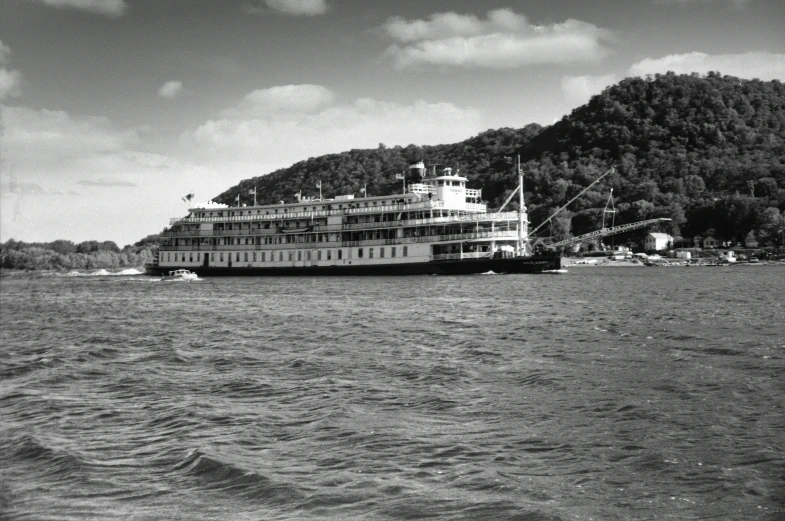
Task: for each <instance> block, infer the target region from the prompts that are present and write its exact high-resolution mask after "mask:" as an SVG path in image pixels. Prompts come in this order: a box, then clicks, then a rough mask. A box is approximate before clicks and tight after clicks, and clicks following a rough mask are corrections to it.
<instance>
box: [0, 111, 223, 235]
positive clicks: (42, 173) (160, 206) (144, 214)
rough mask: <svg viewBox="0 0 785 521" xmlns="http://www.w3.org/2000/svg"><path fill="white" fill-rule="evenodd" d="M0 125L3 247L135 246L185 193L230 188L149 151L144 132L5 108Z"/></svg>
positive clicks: (207, 172) (217, 175) (98, 120)
mask: <svg viewBox="0 0 785 521" xmlns="http://www.w3.org/2000/svg"><path fill="white" fill-rule="evenodd" d="M0 118H1V119H2V121H3V123H4V134H3V156H4V157H3V164H2V171H0V191H2V195H3V201H4V202H3V204H0V241H4V240H7V239H9V238H11V237H14V238H17V239H20V240H53V239H57V238H63V239H70V240H87V239H102V238H106V239H111V240H115V241H117V242H118V243H123V244H125V243H128V242H132V241H137V240H139V238H141V237H144V236H145V235H148V234H150V233H156V232H158V231H160V230H161V228H162V227H163V226H164V225H165V224H166V222H167V219H168V218H169V217H173V216H176V215H178V214H180V213H181V212H182V211H183V207H182V204H181V201H180V198H181V197H182V196H183V195H184V194H186V193H188V192H189V191H191V190H197V193H198V194H200V195H199V196H200V197H202V198H204V199H206V198H208V197H212V196H214V195H216V194H218V193H220V192H221V191H223V190H224V189H226V186H230V183H232V182H233V181H235V180H234V179H233V178H229V179H227V178H226V173H225V172H224V171H222V170H221V169H219V168H214V169H210V168H207V167H204V166H202V165H197V164H195V163H193V162H191V160H190V156H192V155H193V154H191V153H190V152H189V151H184V152H183V155H182V158H178V157H174V156H171V155H163V154H159V153H155V152H150V151H149V149H151V148H153V147H154V146H155V143H154V142H153V140H154V139H155V136H154V135H149V134H148V133H149V130H142V129H133V128H132V129H124V128H118V127H117V126H116V125H114V124H113V123H112V122H111V121H110V120H109V119H107V118H103V117H85V118H75V117H72V116H71V115H69V114H68V113H66V112H62V111H51V110H36V109H31V108H27V107H9V106H2V105H0ZM222 175H223V177H222ZM132 185H133V186H132ZM77 187H78V190H77ZM79 192H81V193H82V196H81V197H82V198H81V199H80V198H77V196H78V195H79ZM39 195H47V196H49V197H46V198H43V197H33V196H39ZM64 195H69V196H73V197H62V196H64Z"/></svg>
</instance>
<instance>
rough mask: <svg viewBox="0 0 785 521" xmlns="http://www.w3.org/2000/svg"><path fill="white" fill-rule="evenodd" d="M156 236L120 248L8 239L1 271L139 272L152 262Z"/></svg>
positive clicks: (1, 252) (1, 246)
mask: <svg viewBox="0 0 785 521" xmlns="http://www.w3.org/2000/svg"><path fill="white" fill-rule="evenodd" d="M158 240H159V238H158V235H148V236H147V237H145V238H144V239H142V240H141V241H138V242H136V243H134V244H129V245H127V246H125V247H124V248H122V249H121V248H120V247H119V246H117V244H115V243H114V242H113V241H103V242H100V241H84V242H81V243H78V244H76V243H73V242H71V241H66V240H57V241H52V242H34V243H28V242H22V241H15V240H14V239H10V240H8V241H6V242H5V243H2V244H0V271H3V272H6V271H8V270H10V271H41V272H43V271H56V272H67V271H73V270H77V271H78V270H84V271H91V270H100V269H104V270H118V271H119V270H122V269H130V268H134V269H141V270H142V271H143V270H144V265H145V263H147V262H150V261H151V260H153V252H154V251H155V249H156V248H158Z"/></svg>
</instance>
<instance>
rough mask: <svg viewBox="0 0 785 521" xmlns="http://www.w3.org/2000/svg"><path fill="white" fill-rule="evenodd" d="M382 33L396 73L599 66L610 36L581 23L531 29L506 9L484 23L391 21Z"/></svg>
mask: <svg viewBox="0 0 785 521" xmlns="http://www.w3.org/2000/svg"><path fill="white" fill-rule="evenodd" d="M382 30H383V31H384V32H386V33H387V35H388V36H389V37H390V38H392V39H393V40H396V41H397V42H398V43H396V44H393V45H392V46H390V47H389V48H388V49H387V54H388V55H390V56H392V57H393V58H394V60H395V63H396V65H397V66H398V67H402V68H403V67H409V66H413V65H418V64H431V65H451V66H461V67H492V68H499V69H501V68H514V67H520V66H523V65H532V64H542V63H571V62H576V61H581V62H585V61H599V60H602V59H603V58H605V57H606V56H607V55H608V54H609V50H608V48H607V47H606V43H607V42H609V41H611V40H613V35H612V33H611V32H610V31H608V30H606V29H602V28H599V27H597V26H596V25H593V24H590V23H587V22H581V21H580V20H572V19H570V20H566V21H564V22H562V23H556V24H551V25H534V24H532V23H530V22H529V20H528V19H527V18H526V16H524V15H520V14H516V13H514V12H513V11H512V10H511V9H497V10H494V11H490V12H489V13H488V19H487V20H480V19H479V18H477V17H476V16H474V15H461V14H457V13H453V12H449V13H437V14H433V15H431V17H430V19H429V20H413V21H407V20H405V19H403V18H400V17H392V18H390V19H388V20H387V22H386V23H385V24H384V25H383V26H382Z"/></svg>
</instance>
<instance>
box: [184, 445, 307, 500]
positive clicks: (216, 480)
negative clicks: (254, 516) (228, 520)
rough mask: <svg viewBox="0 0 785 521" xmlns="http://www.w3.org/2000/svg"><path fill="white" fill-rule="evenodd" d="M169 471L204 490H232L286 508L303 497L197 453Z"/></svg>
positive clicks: (264, 478) (190, 453) (283, 485)
mask: <svg viewBox="0 0 785 521" xmlns="http://www.w3.org/2000/svg"><path fill="white" fill-rule="evenodd" d="M172 470H174V471H175V472H178V473H181V474H183V475H185V476H189V477H193V478H197V479H199V480H200V481H201V482H202V483H203V485H204V486H206V487H209V488H212V489H216V490H229V491H234V492H237V493H239V494H240V495H241V496H242V497H244V498H248V499H262V500H267V501H268V502H270V503H274V504H281V505H287V504H292V503H293V502H294V501H297V500H301V499H302V498H303V497H304V495H303V493H302V492H301V491H299V490H297V489H295V488H293V487H291V486H289V485H286V484H281V483H276V482H275V481H273V480H272V479H270V478H268V477H267V476H264V475H262V474H259V473H257V472H253V471H248V470H244V469H242V468H240V467H239V466H237V465H234V464H232V463H229V462H226V461H222V460H221V459H218V458H216V457H213V456H208V455H207V454H204V453H203V452H201V451H199V450H192V451H190V452H189V453H188V455H187V456H186V457H185V458H184V459H183V460H182V461H181V462H179V463H178V464H176V465H175V466H174V468H173V469H172Z"/></svg>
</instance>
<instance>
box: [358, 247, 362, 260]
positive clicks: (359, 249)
mask: <svg viewBox="0 0 785 521" xmlns="http://www.w3.org/2000/svg"><path fill="white" fill-rule="evenodd" d="M357 258H358V259H362V258H363V249H362V248H357Z"/></svg>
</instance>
